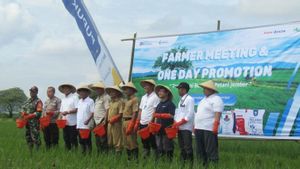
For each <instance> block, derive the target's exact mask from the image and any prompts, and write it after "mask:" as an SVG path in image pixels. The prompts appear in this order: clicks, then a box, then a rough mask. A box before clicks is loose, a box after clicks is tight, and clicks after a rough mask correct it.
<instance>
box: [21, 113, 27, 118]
mask: <svg viewBox="0 0 300 169" xmlns="http://www.w3.org/2000/svg"><path fill="white" fill-rule="evenodd" d="M20 114H21V116H22V117H23V118H24V116H26V115H28V114H27V113H26V112H21V113H20Z"/></svg>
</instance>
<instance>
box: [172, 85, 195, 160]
mask: <svg viewBox="0 0 300 169" xmlns="http://www.w3.org/2000/svg"><path fill="white" fill-rule="evenodd" d="M177 88H178V93H179V96H180V101H179V103H178V108H177V111H176V113H175V117H174V120H175V122H174V124H173V127H177V128H178V129H179V130H178V143H179V147H180V158H181V159H182V160H184V161H186V160H189V161H190V162H193V144H192V131H193V126H194V114H195V111H194V106H195V103H194V99H193V98H192V97H191V96H190V95H189V94H188V92H189V90H190V85H189V84H188V83H186V82H182V83H180V84H179V85H178V86H177Z"/></svg>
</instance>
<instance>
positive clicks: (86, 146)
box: [79, 132, 92, 154]
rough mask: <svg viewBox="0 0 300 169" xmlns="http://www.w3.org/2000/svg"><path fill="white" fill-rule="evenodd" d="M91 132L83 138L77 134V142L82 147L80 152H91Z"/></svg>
mask: <svg viewBox="0 0 300 169" xmlns="http://www.w3.org/2000/svg"><path fill="white" fill-rule="evenodd" d="M91 138H92V137H91V132H90V135H89V137H88V138H86V139H83V138H81V137H80V135H79V144H80V146H81V148H82V153H83V154H85V153H86V152H88V153H91V152H92V139H91Z"/></svg>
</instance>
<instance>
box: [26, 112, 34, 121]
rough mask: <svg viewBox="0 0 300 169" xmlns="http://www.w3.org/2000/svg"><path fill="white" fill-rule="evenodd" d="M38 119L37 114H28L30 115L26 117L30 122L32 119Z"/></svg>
mask: <svg viewBox="0 0 300 169" xmlns="http://www.w3.org/2000/svg"><path fill="white" fill-rule="evenodd" d="M35 117H36V114H34V113H33V114H28V115H26V116H24V119H25V120H30V119H33V118H35Z"/></svg>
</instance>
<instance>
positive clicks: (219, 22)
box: [217, 20, 221, 31]
mask: <svg viewBox="0 0 300 169" xmlns="http://www.w3.org/2000/svg"><path fill="white" fill-rule="evenodd" d="M220 28H221V21H220V20H218V22H217V31H220Z"/></svg>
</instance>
